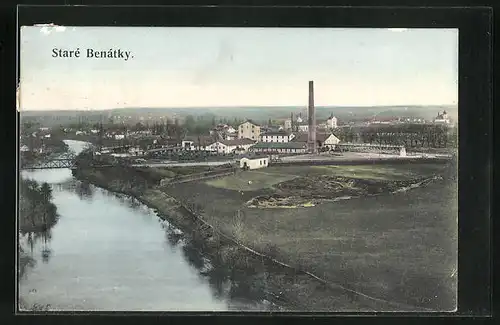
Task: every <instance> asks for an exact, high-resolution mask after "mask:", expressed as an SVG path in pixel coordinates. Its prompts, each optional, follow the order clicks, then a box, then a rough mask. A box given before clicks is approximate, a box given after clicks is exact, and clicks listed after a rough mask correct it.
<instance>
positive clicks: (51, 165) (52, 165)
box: [21, 158, 76, 170]
mask: <svg viewBox="0 0 500 325" xmlns="http://www.w3.org/2000/svg"><path fill="white" fill-rule="evenodd" d="M75 167H76V165H75V160H74V159H71V158H56V159H52V160H49V161H44V162H42V163H38V164H28V163H21V169H24V170H31V169H56V168H75Z"/></svg>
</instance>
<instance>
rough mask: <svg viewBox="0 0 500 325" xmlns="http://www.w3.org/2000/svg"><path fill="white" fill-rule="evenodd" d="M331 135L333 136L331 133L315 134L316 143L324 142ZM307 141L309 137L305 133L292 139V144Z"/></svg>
mask: <svg viewBox="0 0 500 325" xmlns="http://www.w3.org/2000/svg"><path fill="white" fill-rule="evenodd" d="M331 135H333V136H335V135H334V134H333V133H319V132H316V141H321V142H323V141H326V139H328V137H330V136H331ZM308 139H309V135H308V134H307V133H299V134H297V136H296V137H295V138H293V140H292V142H301V143H307V140H308Z"/></svg>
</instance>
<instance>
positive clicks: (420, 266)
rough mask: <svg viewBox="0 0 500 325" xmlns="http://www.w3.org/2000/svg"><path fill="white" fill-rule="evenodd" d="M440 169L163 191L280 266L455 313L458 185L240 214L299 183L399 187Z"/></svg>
mask: <svg viewBox="0 0 500 325" xmlns="http://www.w3.org/2000/svg"><path fill="white" fill-rule="evenodd" d="M443 167H444V166H443V165H429V164H425V165H424V164H421V165H420V164H419V165H397V166H388V165H383V166H338V167H337V166H329V167H324V166H321V167H307V166H300V167H299V166H294V167H269V168H266V169H265V171H246V172H241V173H238V174H237V175H234V176H229V177H224V178H221V179H217V180H210V181H206V182H193V183H186V184H178V185H176V186H173V187H170V188H168V189H166V191H168V193H169V194H170V195H172V196H174V197H176V198H178V199H180V200H181V201H183V202H194V203H196V204H199V205H201V206H203V213H202V214H203V215H204V218H205V219H206V220H207V222H209V223H211V224H213V225H215V226H217V227H221V228H225V230H228V231H229V232H233V233H234V235H235V237H239V238H240V239H241V240H242V241H243V242H244V243H245V244H247V245H248V246H250V247H261V248H262V247H263V245H262V243H270V244H272V245H275V246H276V247H277V249H278V250H279V253H280V256H281V257H282V260H283V261H284V262H288V263H291V264H294V265H303V266H304V267H305V268H306V269H308V270H311V271H312V272H313V273H315V274H317V275H319V276H320V277H324V278H326V279H328V280H329V281H333V282H337V283H341V284H343V285H346V286H348V287H351V288H353V289H356V290H360V291H362V292H364V293H366V294H369V295H373V296H376V297H379V298H383V299H388V300H395V301H398V302H403V303H407V304H411V305H419V306H425V307H429V308H437V309H445V310H451V309H453V307H454V301H456V300H455V298H456V297H455V295H456V293H455V291H454V285H456V282H455V281H456V278H453V277H451V276H450V275H451V274H452V270H453V269H454V268H455V267H456V259H457V225H456V222H457V217H456V215H457V203H456V202H457V201H456V200H457V198H456V192H457V184H456V183H451V182H445V181H440V182H436V183H431V184H430V185H428V186H426V187H423V188H417V189H413V190H411V191H408V192H404V193H397V194H383V195H380V196H376V197H366V198H360V199H352V200H346V201H338V202H333V203H325V204H319V205H316V206H308V207H297V208H294V209H252V208H244V207H243V205H244V204H245V202H247V201H248V200H250V199H252V198H253V197H255V196H258V195H264V194H265V195H269V194H272V193H274V192H275V190H274V188H273V185H276V184H277V183H279V182H283V181H286V180H289V179H294V178H296V177H300V176H303V177H307V176H311V175H323V174H325V173H326V174H327V175H328V174H329V175H332V174H334V175H339V174H340V175H339V176H347V177H355V176H357V177H369V178H370V177H371V178H374V179H377V180H380V179H381V178H383V179H391V180H395V179H401V178H403V179H404V178H411V177H412V175H414V176H415V177H427V176H430V175H432V174H434V173H436V172H439V171H440V170H441V169H442V168H443ZM384 173H385V174H384ZM270 175H272V177H270ZM248 181H252V182H251V184H248ZM238 210H240V211H241V216H240V219H238V220H236V219H235V216H236V215H237V211H238Z"/></svg>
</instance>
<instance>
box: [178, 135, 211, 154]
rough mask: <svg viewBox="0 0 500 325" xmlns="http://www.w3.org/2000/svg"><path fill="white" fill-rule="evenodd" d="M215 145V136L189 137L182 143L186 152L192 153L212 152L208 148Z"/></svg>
mask: <svg viewBox="0 0 500 325" xmlns="http://www.w3.org/2000/svg"><path fill="white" fill-rule="evenodd" d="M213 143H215V139H214V137H213V136H209V135H200V136H188V137H186V138H185V139H184V140H183V141H182V142H181V147H182V148H183V149H184V150H190V151H194V150H196V151H210V150H208V149H207V147H208V146H210V145H212V144H213Z"/></svg>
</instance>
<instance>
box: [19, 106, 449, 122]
mask: <svg viewBox="0 0 500 325" xmlns="http://www.w3.org/2000/svg"><path fill="white" fill-rule="evenodd" d="M443 110H447V111H448V114H449V115H450V116H451V117H452V118H453V119H455V120H457V119H458V107H457V106H453V105H427V106H418V105H398V106H316V119H318V120H322V119H326V118H328V116H330V114H333V115H334V116H336V117H337V118H338V119H339V120H346V119H365V118H370V117H374V116H378V117H415V118H424V119H428V120H430V119H432V118H434V117H435V116H436V115H437V114H438V112H440V111H443ZM292 112H293V113H294V115H297V114H299V113H302V116H303V117H307V106H306V105H303V106H232V107H168V108H167V107H165V108H160V107H158V108H156V107H154V108H152V107H126V108H114V109H110V110H73V111H71V110H60V111H55V110H45V111H41V110H40V111H29V110H23V111H21V113H20V116H21V118H23V117H33V118H37V117H38V118H41V119H42V120H44V121H45V120H51V123H50V124H53V123H56V122H57V121H61V123H62V121H63V120H64V121H66V120H68V119H70V120H73V119H78V118H81V117H96V116H98V117H101V116H102V117H105V118H107V117H108V116H111V117H115V116H120V115H121V116H123V115H125V116H132V117H134V118H140V117H141V116H142V117H144V118H147V119H149V117H151V118H152V119H153V118H160V117H161V116H167V117H170V118H172V117H179V118H181V119H182V118H184V117H186V116H188V115H193V116H204V117H213V116H215V117H217V118H227V119H233V118H248V119H254V120H260V121H264V120H265V121H267V120H268V119H284V118H288V117H290V114H291V113H292Z"/></svg>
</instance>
